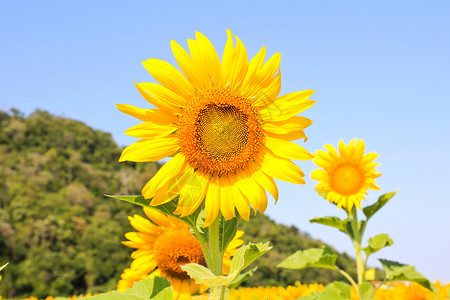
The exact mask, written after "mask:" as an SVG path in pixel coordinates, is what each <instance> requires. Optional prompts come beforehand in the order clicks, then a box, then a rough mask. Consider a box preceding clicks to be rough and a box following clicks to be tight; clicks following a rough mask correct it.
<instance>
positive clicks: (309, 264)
mask: <svg viewBox="0 0 450 300" xmlns="http://www.w3.org/2000/svg"><path fill="white" fill-rule="evenodd" d="M336 259H337V255H336V254H334V252H333V251H332V250H331V249H330V248H328V247H322V248H311V249H306V250H303V251H301V250H300V251H297V252H295V253H294V254H292V255H291V256H289V257H288V258H286V259H285V260H284V261H282V262H281V263H279V264H278V265H277V267H278V268H286V269H305V268H313V267H316V268H325V269H331V270H335V269H336V268H337V267H336V265H335V263H336Z"/></svg>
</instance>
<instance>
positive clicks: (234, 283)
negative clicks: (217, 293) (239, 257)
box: [228, 267, 258, 289]
mask: <svg viewBox="0 0 450 300" xmlns="http://www.w3.org/2000/svg"><path fill="white" fill-rule="evenodd" d="M257 269H258V267H254V268H253V269H251V270H248V271H247V272H244V273H240V274H239V275H238V276H236V278H235V279H234V280H233V281H232V282H231V283H230V285H229V286H228V288H229V289H235V288H237V287H238V286H240V285H241V284H242V283H243V282H244V281H246V280H247V279H248V278H249V277H251V276H253V274H254V273H255V271H256V270H257Z"/></svg>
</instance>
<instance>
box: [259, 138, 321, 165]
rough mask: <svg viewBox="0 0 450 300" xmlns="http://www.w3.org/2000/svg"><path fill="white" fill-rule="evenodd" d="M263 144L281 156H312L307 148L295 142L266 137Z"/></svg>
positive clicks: (299, 157)
mask: <svg viewBox="0 0 450 300" xmlns="http://www.w3.org/2000/svg"><path fill="white" fill-rule="evenodd" d="M265 146H266V147H267V148H269V149H270V150H271V151H272V152H273V153H275V154H276V155H278V156H280V157H283V158H287V159H296V160H311V159H312V158H313V156H312V155H311V153H309V152H308V150H306V149H305V148H303V147H302V146H299V145H297V144H295V143H291V142H287V141H283V140H279V139H273V138H271V137H266V140H265Z"/></svg>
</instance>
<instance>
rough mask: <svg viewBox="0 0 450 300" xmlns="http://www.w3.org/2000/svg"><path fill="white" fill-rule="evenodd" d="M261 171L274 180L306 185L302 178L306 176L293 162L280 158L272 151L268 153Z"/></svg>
mask: <svg viewBox="0 0 450 300" xmlns="http://www.w3.org/2000/svg"><path fill="white" fill-rule="evenodd" d="M261 170H262V171H263V172H264V173H266V174H267V175H269V176H272V177H274V178H277V179H280V180H284V181H288V182H292V183H300V184H305V180H304V179H303V178H302V177H303V176H305V174H304V173H303V172H302V170H301V169H300V168H299V167H298V166H297V165H296V164H294V163H293V162H292V161H290V160H287V159H284V158H281V157H278V156H276V155H274V154H272V153H271V152H270V151H266V152H265V154H264V156H263V158H262V164H261Z"/></svg>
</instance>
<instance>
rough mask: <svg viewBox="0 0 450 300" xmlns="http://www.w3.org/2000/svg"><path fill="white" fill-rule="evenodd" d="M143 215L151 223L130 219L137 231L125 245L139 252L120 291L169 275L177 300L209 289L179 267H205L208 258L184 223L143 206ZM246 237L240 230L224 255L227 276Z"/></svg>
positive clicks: (120, 282)
mask: <svg viewBox="0 0 450 300" xmlns="http://www.w3.org/2000/svg"><path fill="white" fill-rule="evenodd" d="M144 213H145V214H146V216H147V217H148V218H149V219H150V220H151V221H150V220H148V219H146V218H144V217H141V216H139V215H134V216H133V217H131V216H130V217H128V219H129V220H130V223H131V226H133V227H134V228H135V229H136V230H137V232H128V233H127V234H125V237H126V238H127V239H128V241H125V242H122V243H123V244H124V245H126V246H128V247H131V248H135V249H137V250H136V251H134V252H133V253H132V254H131V257H132V258H133V259H134V260H133V262H132V263H131V266H130V268H128V269H125V270H124V272H123V274H122V275H121V280H120V281H119V283H118V285H117V290H118V291H125V290H126V289H129V288H131V287H133V284H134V282H136V281H139V280H142V279H144V278H147V277H152V276H161V277H163V276H166V277H167V279H168V280H169V281H170V282H171V284H172V286H173V289H174V299H178V298H181V299H183V298H184V297H187V296H189V295H192V294H196V293H202V292H204V291H205V290H206V289H207V288H208V287H207V286H205V285H198V284H196V283H195V282H194V281H193V280H191V279H190V277H189V276H188V275H187V273H186V272H184V271H183V270H182V269H181V268H180V265H185V264H188V263H196V264H200V265H203V266H206V261H205V257H204V256H203V251H202V248H201V246H200V243H199V242H198V240H197V239H196V238H195V236H193V235H192V234H191V232H190V229H189V226H187V225H186V224H185V223H183V222H182V221H180V220H178V219H176V218H174V217H170V216H167V215H164V214H163V213H160V212H158V211H157V210H154V209H151V208H147V207H144ZM243 234H244V232H242V231H238V232H237V233H236V236H235V237H234V239H233V240H232V241H231V242H230V244H229V245H228V248H227V250H226V251H225V254H224V261H223V270H224V273H228V272H229V270H230V266H231V256H233V255H234V254H235V253H236V251H237V248H238V247H239V246H241V245H242V244H243V243H244V241H242V240H240V239H239V238H240V237H241V236H242V235H243Z"/></svg>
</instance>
